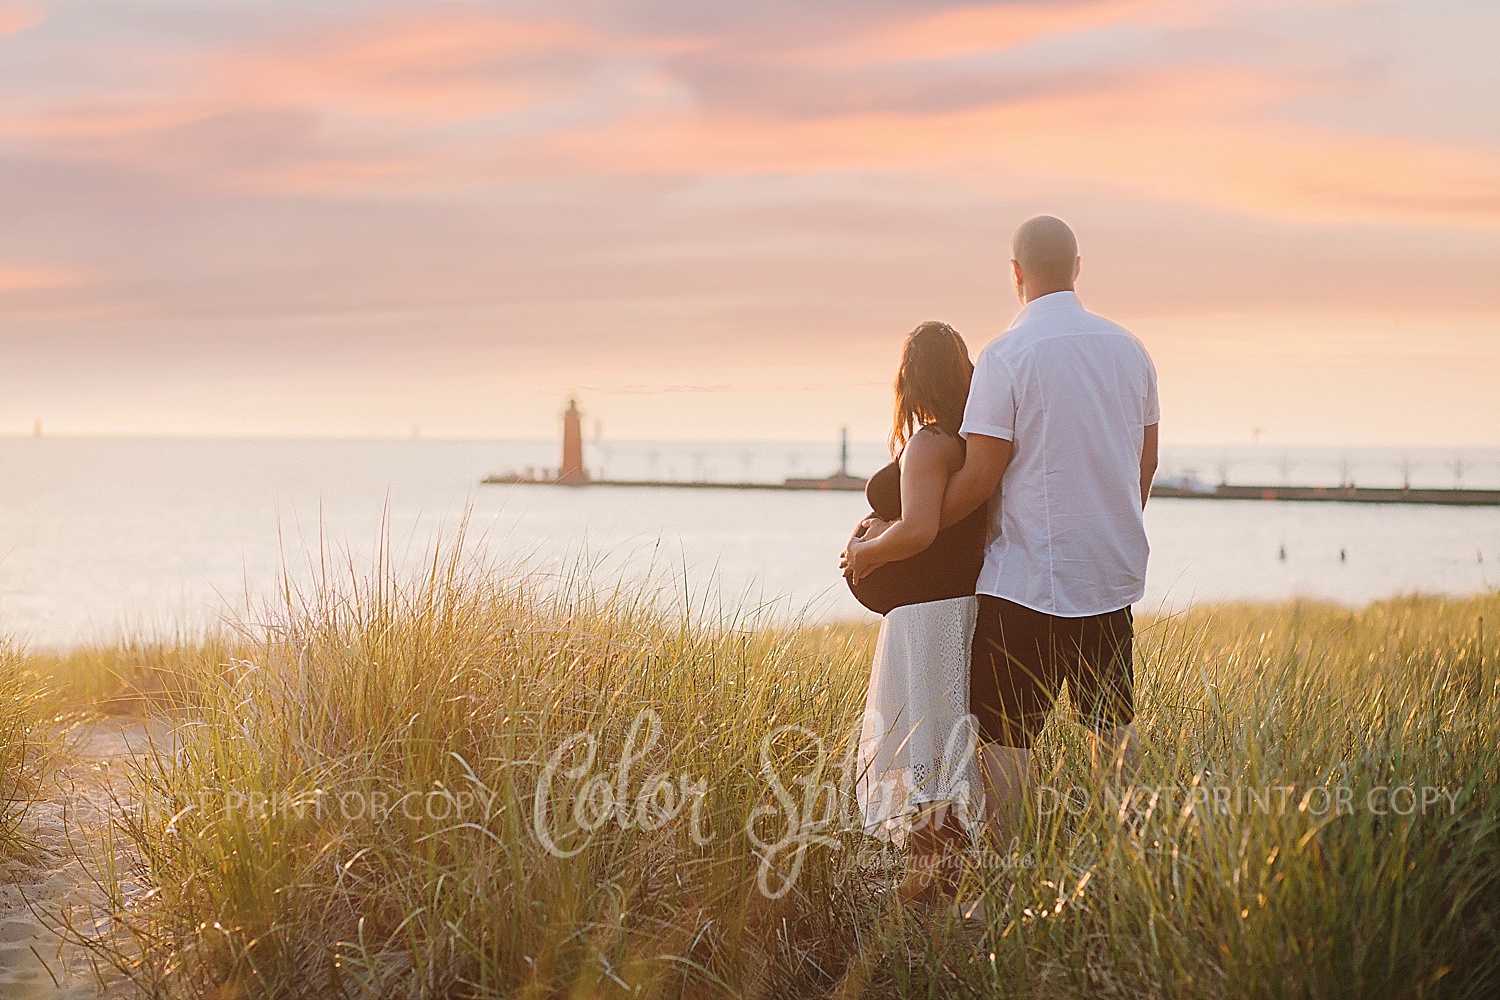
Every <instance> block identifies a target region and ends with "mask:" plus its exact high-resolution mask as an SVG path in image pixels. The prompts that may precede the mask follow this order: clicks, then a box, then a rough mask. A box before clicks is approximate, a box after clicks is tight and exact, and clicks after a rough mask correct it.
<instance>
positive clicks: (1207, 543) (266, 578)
mask: <svg viewBox="0 0 1500 1000" xmlns="http://www.w3.org/2000/svg"><path fill="white" fill-rule="evenodd" d="M836 450H837V449H836V448H831V447H829V446H820V445H807V444H774V443H773V444H764V443H762V444H751V445H744V444H733V445H707V444H705V445H697V444H682V443H661V444H652V443H640V442H631V443H624V442H614V443H597V444H591V445H590V446H589V447H588V448H587V450H586V454H587V460H588V462H589V463H590V464H591V466H592V467H593V469H594V471H595V472H596V473H603V474H606V475H609V476H611V477H616V478H637V477H639V478H647V477H649V478H657V479H665V478H674V479H717V480H766V481H777V480H779V479H781V478H784V477H785V476H787V475H815V474H816V475H821V474H824V473H826V472H828V471H829V470H830V469H831V468H832V467H833V465H834V464H836V461H837V456H836ZM556 452H557V448H556V445H555V443H552V442H441V441H268V440H236V441H228V440H133V439H89V438H73V439H69V438H43V439H26V438H10V439H0V632H5V633H9V634H10V635H12V636H15V637H16V638H19V639H21V640H23V641H26V642H29V643H31V644H32V645H35V646H61V645H67V644H69V643H73V642H78V641H81V640H85V639H89V638H102V637H108V636H111V635H114V634H118V633H119V632H121V631H122V630H126V629H129V630H136V631H140V630H150V631H161V630H163V629H168V628H173V627H177V626H189V627H191V626H195V625H198V624H201V623H203V622H205V621H207V620H210V619H211V618H212V617H213V616H214V615H216V614H219V613H221V612H222V611H223V610H225V609H226V608H237V607H242V606H243V605H244V603H245V595H246V594H247V593H250V594H258V593H263V592H265V591H266V590H267V588H268V587H269V586H270V585H271V584H272V583H274V581H275V580H276V578H277V576H278V574H279V572H280V571H281V568H282V566H283V565H284V564H287V565H289V566H291V567H292V569H293V570H294V572H301V571H302V569H303V568H304V567H306V566H307V565H308V561H309V557H310V554H312V553H316V552H317V551H318V550H319V547H320V546H324V547H328V548H332V549H334V550H343V549H347V550H348V551H350V552H352V553H354V555H355V557H356V559H360V558H367V557H368V556H369V554H370V553H371V552H372V551H373V550H374V548H375V545H376V543H377V541H378V539H379V537H380V533H381V530H382V525H384V526H385V529H386V530H387V531H388V533H389V537H390V538H391V540H392V547H393V549H394V550H395V551H396V553H397V555H398V557H401V558H404V559H407V560H411V559H414V558H415V557H417V556H419V555H420V554H421V553H422V552H425V551H427V549H428V548H429V547H430V546H431V544H432V543H433V541H434V540H435V539H436V538H438V537H451V536H452V534H453V533H454V532H455V531H456V529H457V527H458V526H459V524H460V523H461V522H462V521H463V519H464V518H465V517H466V516H467V517H468V520H469V534H470V537H471V539H472V540H473V541H474V542H475V543H476V544H479V545H482V546H484V547H485V549H487V550H488V551H489V552H490V553H492V554H494V555H495V556H497V557H499V558H500V559H502V560H506V559H518V558H522V557H527V558H530V559H531V560H532V561H533V562H534V563H536V564H538V565H540V566H543V567H548V568H557V567H561V566H565V565H568V564H569V563H570V562H571V561H572V560H574V559H576V558H578V557H579V556H580V554H587V555H588V556H589V557H590V558H591V559H593V561H594V562H596V563H597V567H596V569H595V571H594V572H595V577H596V579H606V580H607V579H612V578H613V577H614V576H615V575H617V574H620V573H625V574H636V575H639V574H644V573H648V572H652V571H653V567H654V571H655V572H656V573H657V575H658V578H661V577H662V576H663V575H664V574H665V575H675V576H676V577H677V578H678V579H679V580H684V581H685V583H684V584H682V585H681V586H680V587H679V589H682V587H685V589H686V591H687V592H688V593H689V594H691V595H696V596H695V600H700V601H701V600H702V599H704V595H705V594H708V593H712V594H715V595H717V596H716V597H715V598H714V600H717V601H718V602H721V603H724V604H730V605H736V604H746V603H749V604H760V603H766V602H773V603H775V605H776V607H777V608H778V609H779V612H780V613H782V614H791V613H795V612H801V613H805V614H807V615H809V616H812V617H815V618H820V619H837V618H854V617H864V616H866V613H865V612H864V611H863V610H862V609H861V608H860V607H859V606H858V605H857V604H855V603H854V601H853V600H852V598H850V597H849V595H848V593H847V591H846V590H845V588H844V586H843V584H842V581H841V580H840V578H839V575H838V569H837V566H838V552H839V550H840V549H841V548H842V546H843V543H844V541H845V539H846V538H847V536H848V533H849V531H850V529H851V528H852V527H853V525H854V523H855V522H856V521H857V520H858V519H859V518H860V517H861V516H863V515H864V514H865V512H866V507H865V504H864V499H863V497H861V496H859V495H858V494H850V493H829V494H820V493H777V492H763V493H762V492H743V491H713V490H687V489H681V490H679V489H655V490H632V489H622V488H608V487H590V488H588V489H580V490H571V489H559V488H553V487H538V486H482V485H480V483H479V480H480V479H481V478H482V477H483V476H484V475H486V474H488V473H492V472H504V471H507V470H516V471H523V470H525V469H526V468H527V467H531V468H535V469H541V468H544V467H546V466H548V465H552V464H555V463H556ZM1163 459H1164V461H1163V469H1162V473H1163V475H1180V474H1184V473H1187V472H1190V471H1193V470H1196V474H1197V476H1198V477H1199V478H1203V479H1207V480H1211V481H1217V480H1218V479H1220V478H1221V477H1227V478H1228V479H1229V480H1230V481H1232V482H1270V483H1279V482H1283V481H1291V482H1294V483H1311V484H1322V483H1327V484H1336V483H1338V482H1339V481H1341V480H1348V479H1352V480H1354V481H1356V482H1358V483H1360V484H1361V485H1381V484H1399V483H1400V482H1401V481H1402V479H1403V477H1404V476H1407V475H1409V476H1410V478H1411V481H1412V483H1413V484H1414V485H1425V484H1433V485H1450V486H1451V485H1453V483H1454V481H1455V480H1461V481H1462V483H1463V484H1464V485H1466V486H1497V485H1500V452H1495V451H1480V450H1469V451H1466V452H1463V453H1459V454H1456V453H1454V452H1452V451H1439V450H1427V451H1420V450H1418V451H1411V452H1406V451H1396V450H1359V449H1353V450H1343V449H1302V450H1297V451H1290V452H1282V451H1279V450H1271V449H1259V448H1240V449H1219V448H1176V449H1174V448H1167V449H1165V450H1164V455H1163ZM883 460H884V453H883V449H882V448H881V447H880V446H879V445H875V444H868V443H866V444H858V445H856V446H854V447H853V448H852V450H851V459H850V468H851V471H853V472H856V473H860V474H863V473H868V472H869V471H871V470H873V469H874V468H875V467H877V466H878V465H879V464H880V463H881V462H882V461H883ZM1403 465H1405V466H1406V468H1404V469H1403ZM1147 523H1148V529H1149V533H1150V538H1151V544H1152V559H1151V568H1150V574H1149V585H1148V594H1147V597H1146V600H1145V602H1144V606H1145V608H1147V609H1155V608H1160V607H1181V606H1184V605H1186V604H1189V603H1192V602H1199V601H1211V600H1223V599H1236V598H1248V599H1280V598H1284V597H1288V596H1293V595H1305V596H1316V597H1323V598H1329V599H1333V600H1337V601H1342V602H1345V603H1348V604H1360V603H1364V602H1366V601H1369V600H1372V599H1376V598H1381V597H1386V596H1389V595H1392V594H1397V593H1404V592H1411V591H1423V592H1432V593H1450V594H1465V593H1474V592H1478V591H1481V590H1485V589H1488V588H1491V587H1494V586H1496V585H1500V508H1470V509H1462V508H1441V507H1374V506H1363V505H1354V504H1292V503H1260V502H1249V501H1247V502H1243V503H1239V502H1234V503H1231V502H1205V501H1191V500H1176V501H1173V500H1156V501H1153V502H1152V503H1151V505H1150V506H1149V508H1148V509H1147ZM1283 549H1285V552H1286V558H1285V559H1282V558H1281V555H1280V553H1281V551H1282V550H1283ZM1341 552H1342V553H1343V557H1342V558H1341V556H1340V553H1341Z"/></svg>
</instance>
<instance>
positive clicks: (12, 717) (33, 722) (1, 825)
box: [0, 643, 55, 860]
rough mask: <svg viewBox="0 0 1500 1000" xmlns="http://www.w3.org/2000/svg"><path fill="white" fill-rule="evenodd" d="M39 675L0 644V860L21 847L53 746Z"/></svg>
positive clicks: (45, 693) (44, 687)
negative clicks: (29, 811) (29, 810)
mask: <svg viewBox="0 0 1500 1000" xmlns="http://www.w3.org/2000/svg"><path fill="white" fill-rule="evenodd" d="M48 707H49V692H48V690H47V685H46V683H45V681H44V680H43V675H42V674H41V673H40V672H39V671H37V670H36V669H34V668H33V667H32V665H30V664H28V663H26V662H25V658H24V657H23V656H22V655H21V653H20V652H18V651H17V650H16V649H15V648H13V647H11V646H9V645H7V644H3V643H0V860H5V859H8V858H11V857H13V856H15V855H17V854H19V853H21V852H22V850H23V849H24V847H25V843H26V842H25V838H24V837H23V836H22V833H21V820H22V818H23V817H24V816H25V813H26V808H27V806H28V805H30V804H31V803H32V802H33V801H35V800H36V798H37V796H38V795H39V794H40V792H41V789H42V785H43V782H44V781H45V772H46V761H47V760H48V756H49V751H50V750H51V749H52V748H53V746H54V744H55V741H54V739H53V737H52V728H51V726H50V725H49V719H48V715H49V712H48Z"/></svg>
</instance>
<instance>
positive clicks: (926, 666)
mask: <svg viewBox="0 0 1500 1000" xmlns="http://www.w3.org/2000/svg"><path fill="white" fill-rule="evenodd" d="M977 612H978V601H977V600H976V599H975V598H973V597H959V598H954V599H953V600H948V601H932V602H929V603H927V604H909V605H906V606H905V607H900V608H896V609H895V610H893V611H892V612H891V613H890V614H888V615H886V616H885V620H884V621H882V622H881V624H880V638H879V640H878V641H877V642H876V644H875V664H874V667H873V668H872V669H871V671H870V691H869V694H868V696H867V697H866V699H865V716H864V722H863V724H862V725H861V728H860V737H859V774H858V778H859V780H858V784H857V786H856V788H857V794H858V796H859V805H860V809H861V810H862V811H863V813H864V821H865V829H866V832H868V833H870V834H873V835H875V836H877V837H880V838H882V839H885V840H890V841H892V842H893V843H895V844H897V845H900V844H901V843H903V842H904V841H905V839H906V836H907V834H908V833H909V832H910V830H911V827H912V822H913V820H914V819H915V817H916V816H917V815H918V814H919V813H920V812H921V811H922V809H923V807H925V806H928V805H931V804H935V803H939V802H947V803H950V804H951V806H952V814H953V815H955V816H956V818H957V819H958V820H959V822H960V823H961V824H962V826H963V827H964V828H965V829H966V830H969V829H972V828H973V826H974V825H975V824H977V823H978V822H979V820H980V819H981V816H980V804H981V798H980V795H981V789H980V784H979V770H978V768H977V767H976V765H975V759H974V752H975V738H974V737H975V729H974V722H973V717H972V716H971V715H970V714H969V649H970V645H971V643H972V642H973V638H974V621H975V617H976V614H977Z"/></svg>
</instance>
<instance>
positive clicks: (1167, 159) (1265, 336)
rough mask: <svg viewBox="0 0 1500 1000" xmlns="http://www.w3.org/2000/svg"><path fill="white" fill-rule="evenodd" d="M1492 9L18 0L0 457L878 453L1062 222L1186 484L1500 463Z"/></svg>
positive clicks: (1084, 288) (997, 313)
mask: <svg viewBox="0 0 1500 1000" xmlns="http://www.w3.org/2000/svg"><path fill="white" fill-rule="evenodd" d="M1497 38H1500V4H1496V3H1494V2H1493V0H1401V2H1396V0H1391V2H1355V0H1171V2H1164V0H1015V2H1004V3H989V4H951V3H945V2H942V0H921V2H918V0H827V2H816V0H755V2H747V0H734V2H726V0H549V2H545V3H543V2H528V0H518V2H495V3H482V4H480V3H458V2H452V3H450V2H413V0H402V2H390V0H360V2H357V3H355V2H344V0H295V2H292V0H200V2H195V3H190V2H186V0H109V2H104V0H58V2H46V0H0V433H30V432H31V429H32V426H33V421H34V420H37V419H40V420H41V421H42V422H43V426H44V428H45V429H46V432H47V433H72V434H89V433H111V434H166V435H178V434H183V435H219V434H223V435H260V434H266V435H296V436H360V437H362V436H368V435H377V436H408V435H411V434H413V433H419V434H421V435H422V436H425V437H488V438H546V437H552V436H554V435H555V434H556V433H557V426H558V424H557V421H558V415H559V413H560V412H561V410H562V408H563V406H564V405H565V402H566V398H567V397H568V395H569V394H573V393H576V394H577V396H578V398H579V400H580V404H581V405H582V407H583V409H584V411H585V413H586V414H587V420H588V426H589V427H590V433H591V434H596V433H597V434H602V435H603V436H605V437H607V438H618V439H721V440H790V439H801V440H827V439H832V438H833V437H835V436H836V435H837V433H838V428H840V427H848V428H850V431H851V434H852V435H854V436H855V437H856V438H862V439H871V440H873V439H877V438H881V437H883V436H884V435H885V433H886V431H887V427H886V425H887V422H888V420H889V412H890V396H891V390H890V385H891V380H892V377H893V376H894V373H895V366H896V361H897V357H898V351H899V347H900V343H901V338H902V336H903V335H904V334H905V333H906V332H907V331H909V330H910V329H911V328H912V327H913V326H915V325H916V324H917V323H919V322H921V321H923V320H927V319H943V320H946V321H948V322H950V323H952V324H953V325H954V326H955V327H956V328H957V329H958V330H959V331H960V332H961V333H962V334H963V335H964V336H965V339H966V340H967V341H968V343H969V345H970V348H971V350H972V351H973V352H975V353H977V352H978V350H979V349H980V348H981V347H982V346H983V345H984V344H986V343H988V342H989V341H990V340H992V339H993V338H995V337H996V336H999V335H1000V334H1001V333H1003V332H1004V330H1005V329H1006V327H1007V326H1008V325H1009V323H1010V322H1011V320H1012V319H1013V318H1014V315H1015V313H1016V311H1017V309H1018V308H1019V305H1018V303H1017V302H1016V300H1015V296H1014V292H1013V290H1012V288H1011V286H1010V277H1009V263H1008V262H1009V240H1010V235H1011V233H1012V231H1013V230H1014V229H1015V227H1016V226H1017V225H1018V224H1019V223H1020V222H1022V221H1023V220H1024V219H1026V218H1028V217H1030V216H1032V215H1035V214H1041V213H1047V214H1055V215H1059V216H1061V217H1062V218H1064V219H1066V220H1067V221H1068V222H1070V223H1071V224H1072V225H1073V227H1074V229H1075V230H1076V231H1077V233H1078V236H1079V240H1080V244H1081V253H1082V257H1083V273H1082V277H1081V278H1080V282H1079V294H1080V296H1081V297H1082V298H1083V300H1084V302H1085V304H1086V305H1087V306H1088V307H1089V308H1091V309H1093V310H1094V311H1096V312H1100V313H1103V314H1105V315H1107V316H1109V317H1110V318H1112V319H1114V320H1116V321H1118V322H1120V323H1122V324H1124V325H1125V326H1127V327H1129V328H1130V329H1131V330H1132V331H1133V332H1135V333H1136V335H1137V336H1139V337H1140V338H1141V340H1142V341H1143V342H1144V343H1145V344H1146V346H1147V347H1148V349H1149V350H1150V351H1151V353H1152V355H1153V357H1154V358H1155V360H1156V363H1157V368H1158V371H1159V373H1160V379H1161V397H1162V408H1163V422H1162V436H1163V440H1164V441H1168V442H1182V443H1188V442H1213V443H1249V442H1251V441H1260V442H1262V443H1265V444H1280V445H1302V444H1347V445H1362V444H1402V445H1500V405H1497V400H1500V337H1497V333H1500V60H1496V59H1495V58H1494V55H1493V46H1494V42H1495V40H1496V39H1497Z"/></svg>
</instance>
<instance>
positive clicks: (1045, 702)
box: [943, 216, 1160, 845]
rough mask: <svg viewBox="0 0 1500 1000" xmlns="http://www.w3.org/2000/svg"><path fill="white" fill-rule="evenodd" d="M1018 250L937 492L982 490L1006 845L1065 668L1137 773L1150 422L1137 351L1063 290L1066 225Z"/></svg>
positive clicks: (1070, 275) (967, 499) (980, 707)
mask: <svg viewBox="0 0 1500 1000" xmlns="http://www.w3.org/2000/svg"><path fill="white" fill-rule="evenodd" d="M1013 254H1014V259H1013V260H1012V261H1011V267H1012V270H1013V272H1014V278H1015V285H1016V293H1017V295H1018V296H1019V297H1020V299H1021V301H1022V302H1023V303H1024V304H1025V307H1024V308H1023V309H1022V310H1021V314H1020V315H1019V316H1018V317H1017V318H1016V321H1015V322H1014V323H1013V324H1012V325H1011V328H1010V329H1009V330H1008V331H1007V332H1006V333H1005V334H1004V335H1002V336H1001V337H999V338H998V339H996V340H995V341H994V342H992V343H991V344H989V346H987V347H986V348H985V349H984V351H983V352H981V354H980V355H979V361H978V363H977V365H976V366H975V370H974V379H973V383H972V386H971V388H970V390H969V401H968V406H967V408H966V409H965V411H964V421H963V427H962V430H961V431H960V433H961V434H962V436H963V437H964V438H965V439H966V441H967V442H968V450H967V456H966V459H965V462H964V466H963V468H962V469H961V470H959V471H958V472H956V473H955V474H954V475H953V478H952V479H951V480H950V481H949V483H948V490H947V493H946V494H945V497H944V500H943V524H944V525H948V524H952V523H955V522H957V521H959V520H961V519H962V518H963V517H965V516H966V515H968V514H969V513H971V512H972V511H973V510H974V509H975V508H977V507H978V506H979V505H980V504H982V503H985V502H987V501H988V502H991V503H992V513H991V520H990V536H991V537H990V541H989V543H988V547H987V548H986V550H985V557H984V569H983V570H982V571H981V573H980V576H979V584H978V587H977V588H976V589H977V591H978V593H979V618H978V624H977V625H976V627H975V632H974V648H973V658H972V662H971V664H970V692H969V704H970V710H971V711H972V712H973V713H974V715H975V717H976V718H977V720H978V726H979V734H980V748H979V757H980V764H981V769H982V771H983V774H984V779H985V785H986V793H987V794H986V798H987V800H988V801H989V802H990V803H991V807H990V822H991V825H992V829H993V830H994V832H995V833H996V834H997V841H998V843H999V844H1001V845H1003V844H1004V843H1005V840H1006V838H1007V837H1008V836H1009V834H1010V833H1011V832H1012V827H1013V824H1014V821H1015V818H1016V812H1017V809H1018V808H1019V807H1020V806H1021V804H1022V803H1023V802H1024V801H1025V795H1026V794H1027V792H1028V784H1029V772H1030V759H1031V747H1032V744H1033V742H1034V741H1035V739H1036V737H1037V735H1038V734H1039V733H1040V732H1041V730H1042V728H1043V726H1044V725H1045V724H1046V721H1047V716H1048V713H1049V712H1050V710H1051V707H1052V704H1053V702H1054V701H1055V700H1056V698H1057V696H1058V694H1059V691H1060V689H1061V686H1062V682H1063V681H1064V680H1066V681H1067V682H1068V688H1069V692H1070V696H1071V699H1072V702H1073V704H1074V706H1075V707H1076V708H1077V710H1078V712H1079V716H1080V719H1081V721H1082V722H1083V723H1084V724H1085V726H1087V727H1088V728H1089V730H1090V732H1092V733H1093V735H1094V738H1095V739H1094V762H1095V766H1096V768H1097V767H1098V766H1099V765H1100V763H1101V758H1103V757H1105V756H1107V757H1108V759H1109V761H1110V763H1111V765H1112V766H1113V769H1114V772H1115V776H1116V777H1119V776H1121V775H1122V774H1125V773H1129V772H1132V771H1133V769H1134V766H1135V761H1136V757H1137V754H1138V749H1137V735H1136V726H1135V721H1134V720H1135V711H1134V698H1135V691H1134V672H1133V663H1132V658H1133V644H1134V627H1133V623H1132V619H1131V609H1130V606H1131V605H1132V604H1134V603H1135V602H1136V601H1138V600H1140V598H1141V596H1142V594H1143V593H1144V589H1145V578H1146V557H1147V553H1148V551H1149V550H1148V546H1147V543H1146V531H1145V524H1144V521H1143V511H1144V507H1145V504H1146V499H1147V497H1148V495H1149V493H1150V490H1151V479H1152V476H1153V475H1155V472H1156V461H1157V425H1158V421H1159V420H1160V412H1159V407H1158V403H1157V394H1156V369H1155V367H1154V366H1153V365H1152V363H1151V358H1150V356H1149V355H1148V354H1147V353H1146V349H1145V347H1143V346H1142V345H1141V343H1140V341H1138V340H1136V339H1135V337H1133V336H1132V335H1131V334H1130V333H1129V332H1127V331H1126V330H1124V329H1123V328H1121V327H1119V326H1117V325H1115V324H1114V323H1111V322H1109V321H1108V320H1106V319H1103V318H1102V317H1099V316H1095V315H1094V314H1092V313H1089V312H1086V311H1085V310H1084V308H1083V306H1082V305H1081V304H1080V303H1079V301H1078V297H1077V295H1076V294H1075V293H1074V283H1075V282H1076V280H1077V278H1078V274H1079V269H1080V261H1079V257H1078V243H1077V240H1076V239H1075V237H1074V235H1073V231H1072V230H1071V229H1069V228H1068V226H1067V225H1066V224H1065V223H1063V222H1062V221H1061V220H1058V219H1054V218H1051V217H1050V216H1041V217H1038V218H1035V219H1032V220H1030V221H1029V222H1027V223H1025V224H1024V225H1023V226H1021V228H1020V229H1019V230H1017V231H1016V235H1015V241H1014V244H1013Z"/></svg>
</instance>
